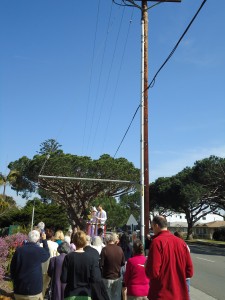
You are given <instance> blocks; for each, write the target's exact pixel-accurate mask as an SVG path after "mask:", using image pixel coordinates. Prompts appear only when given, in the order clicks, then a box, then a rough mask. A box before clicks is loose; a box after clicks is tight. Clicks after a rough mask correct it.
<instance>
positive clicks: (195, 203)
mask: <svg viewBox="0 0 225 300" xmlns="http://www.w3.org/2000/svg"><path fill="white" fill-rule="evenodd" d="M149 191H150V201H151V202H150V204H151V207H154V208H155V209H159V208H160V207H164V208H165V209H168V210H174V211H177V212H183V213H185V214H186V219H187V222H188V235H189V236H191V234H192V227H193V225H194V223H196V222H197V221H198V220H199V219H200V218H201V217H203V216H205V215H206V214H208V213H210V212H214V213H215V212H216V211H219V210H220V209H221V208H224V203H225V201H224V200H225V160H224V159H222V158H218V157H214V156H211V157H210V158H208V159H204V160H202V161H197V162H196V163H195V165H194V166H193V167H192V168H185V169H184V170H183V171H181V172H179V173H178V174H177V175H175V176H172V177H169V178H158V179H157V180H156V181H155V182H154V183H153V184H151V185H150V187H149Z"/></svg>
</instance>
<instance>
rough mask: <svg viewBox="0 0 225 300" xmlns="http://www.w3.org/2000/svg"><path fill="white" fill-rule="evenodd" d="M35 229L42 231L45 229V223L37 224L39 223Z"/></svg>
mask: <svg viewBox="0 0 225 300" xmlns="http://www.w3.org/2000/svg"><path fill="white" fill-rule="evenodd" d="M37 227H38V228H39V229H40V230H41V231H42V230H44V229H45V223H44V222H39V223H38V224H37Z"/></svg>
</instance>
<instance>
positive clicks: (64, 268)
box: [60, 255, 68, 283]
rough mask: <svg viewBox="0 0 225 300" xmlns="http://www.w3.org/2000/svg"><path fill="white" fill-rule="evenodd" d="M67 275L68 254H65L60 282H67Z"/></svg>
mask: <svg viewBox="0 0 225 300" xmlns="http://www.w3.org/2000/svg"><path fill="white" fill-rule="evenodd" d="M67 275H68V255H66V256H65V258H64V261H63V265H62V272H61V276H60V280H61V282H62V283H67Z"/></svg>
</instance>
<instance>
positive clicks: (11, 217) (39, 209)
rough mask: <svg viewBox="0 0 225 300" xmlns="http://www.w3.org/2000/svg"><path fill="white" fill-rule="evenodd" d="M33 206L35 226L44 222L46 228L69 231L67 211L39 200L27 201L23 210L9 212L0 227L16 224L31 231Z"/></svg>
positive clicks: (1, 220)
mask: <svg viewBox="0 0 225 300" xmlns="http://www.w3.org/2000/svg"><path fill="white" fill-rule="evenodd" d="M33 206H34V207H35V210H34V225H37V224H38V223H39V222H40V221H43V222H44V223H45V226H46V228H54V229H59V228H60V229H62V230H66V229H68V227H69V223H68V219H67V214H66V211H65V209H63V208H62V207H61V206H59V205H57V204H46V203H43V202H42V201H41V200H40V199H38V198H34V199H33V200H29V201H27V203H26V205H25V206H24V207H23V208H21V209H18V208H16V207H15V208H14V209H10V210H8V211H7V212H6V213H5V214H4V216H2V217H1V219H0V227H8V226H10V225H13V224H15V225H21V226H25V227H26V228H28V230H30V226H31V219H32V211H33ZM56 216H57V218H56Z"/></svg>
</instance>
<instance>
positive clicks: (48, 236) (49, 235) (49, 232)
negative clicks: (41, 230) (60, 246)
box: [45, 228, 54, 240]
mask: <svg viewBox="0 0 225 300" xmlns="http://www.w3.org/2000/svg"><path fill="white" fill-rule="evenodd" d="M45 234H46V239H47V240H52V238H53V237H54V231H53V230H52V229H50V228H46V230H45Z"/></svg>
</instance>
